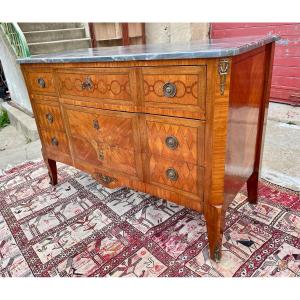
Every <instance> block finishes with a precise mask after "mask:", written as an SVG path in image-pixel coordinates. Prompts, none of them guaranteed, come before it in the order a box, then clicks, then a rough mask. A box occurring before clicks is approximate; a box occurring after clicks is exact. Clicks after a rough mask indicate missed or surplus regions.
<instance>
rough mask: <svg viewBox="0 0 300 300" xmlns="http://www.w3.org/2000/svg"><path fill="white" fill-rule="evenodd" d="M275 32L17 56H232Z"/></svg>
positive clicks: (62, 59) (36, 59)
mask: <svg viewBox="0 0 300 300" xmlns="http://www.w3.org/2000/svg"><path fill="white" fill-rule="evenodd" d="M279 39H280V37H279V36H277V35H267V36H247V37H236V38H222V39H209V40H206V41H192V42H189V43H174V44H146V45H131V46H119V47H102V48H88V49H80V50H72V51H66V52H58V53H49V54H45V55H33V56H31V57H26V58H20V59H17V62H18V63H20V64H25V63H68V62H97V61H98V62H105V61H130V60H157V59H185V58H213V57H229V56H235V55H239V54H242V53H245V52H247V51H250V50H253V49H255V48H258V47H261V46H263V45H265V44H268V43H271V42H273V41H277V40H279Z"/></svg>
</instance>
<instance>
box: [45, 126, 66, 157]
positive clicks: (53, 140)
mask: <svg viewBox="0 0 300 300" xmlns="http://www.w3.org/2000/svg"><path fill="white" fill-rule="evenodd" d="M41 138H42V142H43V147H45V148H46V151H50V152H52V153H56V152H58V153H64V154H69V153H70V151H69V145H68V139H67V136H66V134H65V133H63V132H60V131H54V130H41Z"/></svg>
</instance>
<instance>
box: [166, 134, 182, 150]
mask: <svg viewBox="0 0 300 300" xmlns="http://www.w3.org/2000/svg"><path fill="white" fill-rule="evenodd" d="M165 144H166V145H167V147H168V148H170V149H171V150H175V149H176V148H177V147H178V145H179V142H178V140H177V138H176V137H175V136H172V135H170V136H167V137H166V139H165Z"/></svg>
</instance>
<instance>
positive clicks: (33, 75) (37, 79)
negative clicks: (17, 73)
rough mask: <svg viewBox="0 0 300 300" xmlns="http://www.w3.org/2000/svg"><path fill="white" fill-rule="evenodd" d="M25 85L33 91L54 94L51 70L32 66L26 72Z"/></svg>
mask: <svg viewBox="0 0 300 300" xmlns="http://www.w3.org/2000/svg"><path fill="white" fill-rule="evenodd" d="M26 80H27V85H29V88H30V91H31V92H33V93H42V94H50V95H51V94H53V95H55V94H56V90H55V81H54V76H53V72H52V70H51V69H50V70H46V69H40V68H32V69H29V70H28V71H27V73H26Z"/></svg>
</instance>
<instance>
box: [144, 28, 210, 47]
mask: <svg viewBox="0 0 300 300" xmlns="http://www.w3.org/2000/svg"><path fill="white" fill-rule="evenodd" d="M208 37H209V23H146V42H147V43H148V44H159V43H176V42H189V41H192V40H203V39H207V38H208Z"/></svg>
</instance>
